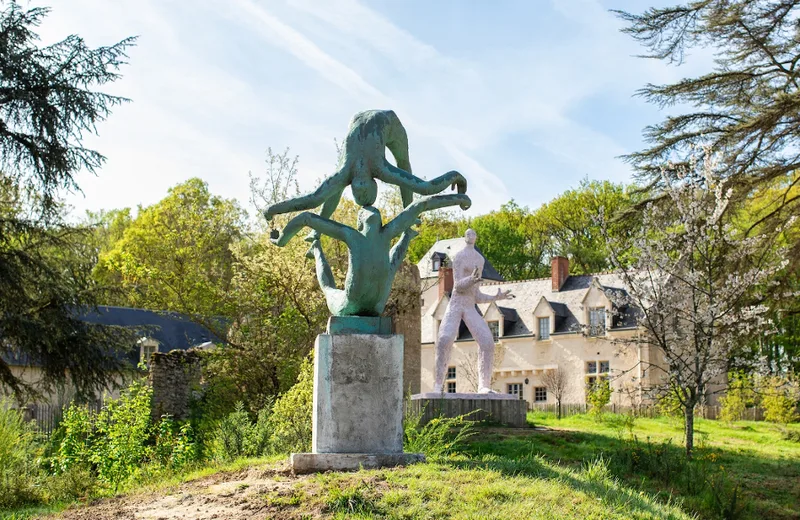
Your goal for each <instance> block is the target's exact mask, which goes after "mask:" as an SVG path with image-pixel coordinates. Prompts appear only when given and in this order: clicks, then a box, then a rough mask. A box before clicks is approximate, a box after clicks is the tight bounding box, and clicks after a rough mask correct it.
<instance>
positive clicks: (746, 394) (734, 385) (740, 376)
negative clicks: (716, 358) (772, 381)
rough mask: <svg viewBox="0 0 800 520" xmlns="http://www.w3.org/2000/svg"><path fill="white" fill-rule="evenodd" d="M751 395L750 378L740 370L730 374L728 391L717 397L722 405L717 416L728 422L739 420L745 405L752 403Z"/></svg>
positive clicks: (742, 415)
mask: <svg viewBox="0 0 800 520" xmlns="http://www.w3.org/2000/svg"><path fill="white" fill-rule="evenodd" d="M753 397H754V394H753V384H752V381H751V380H750V378H749V377H748V376H747V375H746V374H744V373H742V372H735V373H732V374H730V375H729V376H728V392H727V393H726V394H725V395H724V396H722V397H720V399H719V402H720V404H721V405H722V409H721V410H720V413H719V418H720V419H721V420H723V421H726V422H729V423H731V422H735V421H741V420H742V418H743V417H744V412H745V410H746V409H747V406H748V405H749V404H752V401H753Z"/></svg>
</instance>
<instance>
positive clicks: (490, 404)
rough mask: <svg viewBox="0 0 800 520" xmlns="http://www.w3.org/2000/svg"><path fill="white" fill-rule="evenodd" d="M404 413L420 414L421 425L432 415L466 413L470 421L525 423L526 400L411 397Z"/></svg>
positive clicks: (431, 417)
mask: <svg viewBox="0 0 800 520" xmlns="http://www.w3.org/2000/svg"><path fill="white" fill-rule="evenodd" d="M405 405H406V413H413V414H418V413H421V414H422V420H421V422H422V424H425V423H427V422H428V421H430V420H431V419H433V418H434V417H458V416H459V415H467V414H471V415H470V416H469V419H470V420H472V421H491V422H496V423H500V424H503V425H506V426H512V427H516V428H523V427H525V426H527V421H526V416H527V412H528V403H527V402H526V401H524V400H522V399H416V398H415V399H412V400H411V401H406V402H405Z"/></svg>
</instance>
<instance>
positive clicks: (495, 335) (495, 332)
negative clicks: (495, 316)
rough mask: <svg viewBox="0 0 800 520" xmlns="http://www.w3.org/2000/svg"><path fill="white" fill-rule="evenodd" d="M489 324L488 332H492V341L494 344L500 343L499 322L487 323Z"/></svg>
mask: <svg viewBox="0 0 800 520" xmlns="http://www.w3.org/2000/svg"><path fill="white" fill-rule="evenodd" d="M487 323H488V324H489V330H490V331H492V339H493V340H494V342H495V343H497V342H498V341H500V322H499V321H490V322H487Z"/></svg>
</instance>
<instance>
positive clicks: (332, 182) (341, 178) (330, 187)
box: [264, 168, 349, 221]
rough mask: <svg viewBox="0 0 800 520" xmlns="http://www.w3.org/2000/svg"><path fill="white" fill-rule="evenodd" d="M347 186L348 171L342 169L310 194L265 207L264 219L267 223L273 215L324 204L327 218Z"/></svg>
mask: <svg viewBox="0 0 800 520" xmlns="http://www.w3.org/2000/svg"><path fill="white" fill-rule="evenodd" d="M348 184H349V179H348V171H347V170H346V169H344V168H342V169H340V170H338V171H337V172H336V173H334V174H332V175H331V176H330V177H328V178H327V179H325V180H324V181H323V182H322V184H320V185H319V187H317V189H316V190H314V191H312V192H311V193H307V194H305V195H300V196H299V197H294V198H292V199H288V200H283V201H281V202H277V203H275V204H272V205H270V206H267V208H266V209H264V218H266V219H267V220H268V221H269V220H272V217H274V216H275V215H279V214H282V213H291V212H293V211H302V210H308V209H314V208H316V207H317V206H319V205H320V204H322V203H325V202H328V203H327V204H326V208H324V212H325V213H327V214H325V215H324V216H325V217H329V216H331V214H332V213H333V210H335V209H336V205H337V204H338V203H339V199H340V198H341V196H342V191H343V190H344V189H345V188H346V187H347V185H348Z"/></svg>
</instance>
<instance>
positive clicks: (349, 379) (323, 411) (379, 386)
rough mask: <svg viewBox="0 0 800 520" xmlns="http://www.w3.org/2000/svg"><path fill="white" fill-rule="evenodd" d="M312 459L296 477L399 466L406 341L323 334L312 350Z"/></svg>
mask: <svg viewBox="0 0 800 520" xmlns="http://www.w3.org/2000/svg"><path fill="white" fill-rule="evenodd" d="M313 406H314V410H313V418H312V443H311V444H312V453H295V454H292V458H291V463H292V469H293V470H294V471H295V473H310V472H315V471H327V470H330V469H336V470H351V469H358V468H359V467H381V466H397V465H401V464H407V463H409V462H416V461H418V460H420V457H421V456H420V455H415V454H404V453H403V336H400V335H378V334H321V335H319V336H317V341H316V344H315V346H314V404H313Z"/></svg>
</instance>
